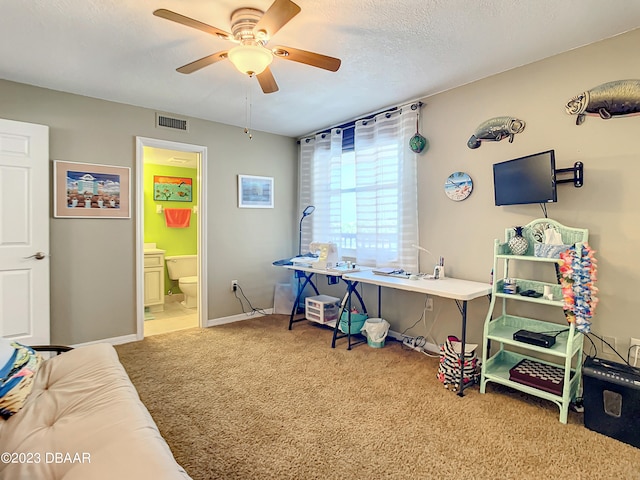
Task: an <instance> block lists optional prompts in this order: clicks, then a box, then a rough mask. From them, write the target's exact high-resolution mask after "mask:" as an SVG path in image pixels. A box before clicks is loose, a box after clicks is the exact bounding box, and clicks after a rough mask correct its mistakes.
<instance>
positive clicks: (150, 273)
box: [144, 248, 164, 312]
mask: <svg viewBox="0 0 640 480" xmlns="http://www.w3.org/2000/svg"><path fill="white" fill-rule="evenodd" d="M144 306H145V308H146V307H149V310H150V311H152V312H154V311H155V312H158V311H162V310H164V250H160V249H157V248H156V249H145V251H144Z"/></svg>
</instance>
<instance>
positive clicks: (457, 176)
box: [444, 172, 473, 202]
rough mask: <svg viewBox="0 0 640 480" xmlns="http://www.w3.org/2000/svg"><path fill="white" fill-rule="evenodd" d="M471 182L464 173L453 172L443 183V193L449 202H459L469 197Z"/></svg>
mask: <svg viewBox="0 0 640 480" xmlns="http://www.w3.org/2000/svg"><path fill="white" fill-rule="evenodd" d="M472 190H473V180H471V177H470V176H469V175H468V174H467V173H464V172H453V173H452V174H451V175H449V176H448V177H447V180H446V181H445V182H444V193H446V194H447V197H449V198H450V199H451V200H454V201H456V202H460V201H462V200H464V199H465V198H467V197H468V196H469V195H471V191H472Z"/></svg>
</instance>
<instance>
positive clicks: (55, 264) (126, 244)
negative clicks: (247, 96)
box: [0, 80, 298, 344]
mask: <svg viewBox="0 0 640 480" xmlns="http://www.w3.org/2000/svg"><path fill="white" fill-rule="evenodd" d="M238 108H243V107H242V105H241V104H239V105H238ZM0 117H2V118H7V119H11V120H18V121H24V122H31V123H40V124H45V125H48V126H49V127H50V158H51V159H55V160H67V161H74V162H88V163H98V164H107V165H120V166H126V167H130V168H131V174H132V180H133V181H132V185H133V186H134V187H133V188H135V184H136V183H135V172H136V168H135V167H136V166H135V155H136V154H135V137H136V136H142V137H149V138H158V139H162V140H170V141H175V142H180V143H188V144H195V145H203V146H206V147H207V148H208V165H207V173H208V180H207V182H206V188H207V200H208V205H207V209H206V211H207V221H208V244H209V245H208V251H207V253H208V257H207V260H208V264H209V265H208V269H207V270H208V279H209V284H208V286H209V297H208V303H209V311H208V316H207V317H208V318H209V319H214V318H220V317H226V316H230V315H235V314H238V313H241V310H240V306H239V303H238V301H237V300H236V298H235V297H234V296H233V294H232V293H231V292H230V288H229V284H230V282H231V280H232V279H238V280H239V281H240V284H241V285H242V287H243V290H244V292H245V293H246V294H247V296H248V297H249V299H250V300H251V302H252V304H253V305H254V306H255V307H262V308H270V307H271V306H272V305H273V285H274V283H275V282H276V279H277V278H274V277H277V274H276V275H274V267H272V266H271V260H272V259H275V258H282V257H285V256H287V255H290V254H291V253H293V245H294V238H295V237H296V234H295V232H294V231H293V230H294V224H295V218H296V217H297V216H298V214H297V209H296V207H295V205H296V195H297V190H296V189H297V150H296V143H295V141H294V140H293V139H291V138H287V137H282V136H277V135H270V134H265V133H261V132H254V134H253V139H252V140H249V139H248V137H247V135H245V134H244V133H243V131H242V129H241V128H238V127H231V126H227V125H222V124H218V123H213V122H208V121H202V120H197V119H190V129H189V132H188V133H182V132H171V131H167V130H165V129H156V128H155V111H154V110H149V109H144V108H139V107H134V106H129V105H123V104H118V103H112V102H106V101H102V100H96V99H92V98H88V97H82V96H78V95H71V94H66V93H61V92H56V91H52V90H46V89H42V88H37V87H32V86H26V85H21V84H17V83H12V82H7V81H1V80H0ZM238 174H251V175H267V176H272V177H274V179H275V180H274V182H275V208H274V209H268V210H267V209H259V210H256V209H239V208H238V207H237V198H238V197H237V175H238ZM203 187H204V186H203ZM133 199H134V200H135V194H134V195H133ZM135 209H136V205H135V201H134V205H133V215H132V218H131V219H129V220H122V219H120V220H95V219H59V218H53V214H52V215H51V221H50V224H51V246H50V247H51V248H50V250H51V341H52V342H54V343H62V344H77V343H83V342H90V341H95V340H100V339H105V338H113V337H120V336H124V335H130V334H133V333H135V331H136V318H135V317H136V304H135V303H136V289H135V281H136V279H135V275H136V269H135V259H136V252H135V250H136V238H135V231H136V230H135V221H136V220H135ZM285 278H286V277H285Z"/></svg>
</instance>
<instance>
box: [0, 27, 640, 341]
mask: <svg viewBox="0 0 640 480" xmlns="http://www.w3.org/2000/svg"><path fill="white" fill-rule="evenodd" d="M639 44H640V30H635V31H633V32H630V33H627V34H625V35H621V36H618V37H615V38H612V39H609V40H606V41H603V42H599V43H597V44H593V45H590V46H586V47H583V48H580V49H577V50H574V51H571V52H568V53H565V54H562V55H558V56H556V57H553V58H549V59H546V60H543V61H540V62H537V63H535V64H532V65H527V66H523V67H521V68H518V69H515V70H512V71H509V72H505V73H502V74H499V75H496V76H493V77H491V78H487V79H484V80H481V81H478V82H474V83H472V84H469V85H466V86H463V87H460V88H457V89H454V90H451V91H448V92H444V93H441V94H438V95H434V96H431V97H427V98H424V99H423V101H424V102H425V106H424V107H423V110H422V116H421V119H422V128H421V131H422V133H423V134H424V135H425V136H426V137H427V138H428V139H429V141H430V149H429V150H428V152H426V153H424V154H422V155H421V156H420V157H419V166H418V176H419V178H418V184H419V222H420V243H421V245H423V246H424V247H426V248H428V249H429V250H430V251H432V252H433V253H434V254H435V255H436V256H440V255H442V256H444V257H445V259H446V271H447V275H450V276H456V277H460V278H467V279H471V280H477V281H485V282H486V281H488V280H489V274H490V271H491V267H492V249H493V240H494V239H495V238H503V235H504V229H505V228H508V227H511V226H513V225H519V224H526V223H528V222H529V221H531V220H533V219H535V218H540V217H541V216H542V212H541V210H540V208H539V207H538V206H537V205H531V206H513V207H495V206H494V204H493V178H492V164H493V163H495V162H499V161H504V160H508V159H511V158H515V157H518V156H522V155H527V154H531V153H536V152H540V151H543V150H547V149H555V151H556V161H557V166H558V168H563V167H570V166H572V165H573V163H574V162H575V161H578V160H580V161H582V162H584V164H585V185H584V187H582V188H579V189H578V188H574V187H573V186H571V185H568V184H563V185H559V187H558V203H556V204H550V205H549V206H548V216H549V217H550V218H553V219H555V220H557V221H559V222H561V223H564V224H567V225H570V226H578V227H586V228H588V229H589V230H590V243H591V245H592V246H593V247H594V248H595V249H596V250H597V257H598V261H599V282H598V286H599V288H600V294H599V297H600V305H599V306H598V310H597V314H596V317H595V318H594V324H593V330H594V332H596V333H598V334H603V335H608V336H613V337H616V338H617V339H618V350H619V351H620V352H621V353H623V354H626V351H627V347H628V340H629V337H630V336H634V337H640V321H638V318H637V305H638V300H637V295H638V294H637V292H636V288H637V286H638V285H640V273H639V271H638V267H639V266H640V265H639V263H640V262H639V261H638V259H637V257H636V255H635V252H634V248H635V247H636V246H637V245H638V243H639V240H640V226H639V225H638V222H639V220H640V216H639V215H638V213H637V205H638V200H639V197H640V194H639V193H638V192H639V189H638V187H637V182H638V179H640V143H639V142H638V133H639V132H640V117H631V118H617V119H612V120H610V121H604V120H601V119H599V118H594V117H588V118H587V120H586V122H585V123H584V124H583V125H581V126H576V125H575V117H572V116H569V115H567V114H566V113H565V111H564V105H565V103H566V102H567V101H568V100H569V99H570V98H571V97H573V96H574V95H576V94H578V93H580V92H582V91H584V90H588V89H590V88H593V87H595V86H597V85H599V84H601V83H604V82H608V81H612V80H619V79H627V78H640V69H639V68H638V65H640V51H638V49H637V45H639ZM502 115H513V116H516V117H518V118H521V119H523V120H524V121H525V122H526V124H527V125H526V129H525V131H524V132H523V133H521V134H519V135H516V137H515V140H514V142H513V143H508V141H506V140H503V141H501V142H494V143H484V144H483V145H482V146H481V147H480V148H478V149H477V150H471V149H469V148H468V147H467V145H466V144H467V140H468V139H469V137H470V136H471V134H472V133H473V132H474V130H475V129H476V127H477V126H478V125H479V124H480V123H482V122H483V121H485V120H487V119H489V118H491V117H495V116H502ZM0 117H4V118H10V119H15V120H22V121H27V122H33V123H43V124H46V125H49V126H50V127H51V134H50V135H51V158H54V159H61V160H70V161H88V162H93V163H106V164H114V165H125V166H130V167H134V161H135V152H134V138H135V136H136V135H140V136H145V137H152V138H161V139H166V140H173V141H177V142H183V143H193V144H197V145H205V146H207V147H208V149H209V150H208V152H209V166H208V174H209V175H208V176H209V179H208V182H207V188H208V203H209V205H208V207H209V214H208V222H209V231H208V236H209V237H208V241H209V250H208V255H209V256H208V259H209V267H208V275H209V289H210V293H209V312H208V313H209V315H208V316H209V318H219V317H224V316H229V315H233V314H236V313H239V312H240V310H239V305H238V303H237V301H236V300H235V298H234V297H233V296H232V295H231V294H230V293H229V288H228V287H229V282H230V280H231V279H232V278H237V279H239V280H240V282H241V285H242V286H243V289H244V291H245V293H247V295H248V296H249V298H250V299H251V301H252V302H254V305H255V306H260V307H265V308H268V307H270V306H271V302H272V299H273V285H274V283H277V282H279V281H282V280H283V278H284V279H286V278H287V277H286V275H283V273H282V272H278V271H277V270H274V267H272V266H271V261H272V260H273V259H277V258H283V257H286V256H288V255H290V254H291V253H292V252H293V251H295V249H296V248H297V221H298V218H299V213H298V212H297V209H296V207H295V205H296V185H297V177H296V176H297V153H296V147H295V142H294V141H293V140H292V139H289V138H284V137H278V136H275V135H267V134H262V133H260V132H255V133H254V138H253V140H251V141H249V140H248V139H247V137H246V135H244V134H243V133H242V130H241V129H239V128H236V127H229V126H225V125H221V124H215V123H211V122H206V121H200V120H192V123H191V130H190V132H189V133H188V134H182V133H173V132H166V131H164V130H157V129H155V128H154V126H153V125H154V111H152V110H147V109H142V108H137V107H132V106H126V105H120V104H115V103H110V102H104V101H99V100H93V99H89V98H86V97H80V96H75V95H68V94H64V93H59V92H52V91H50V90H44V89H40V88H35V87H28V86H24V85H18V84H15V83H10V82H3V81H0ZM132 170H133V171H135V169H133V168H132ZM454 171H466V172H467V173H469V174H470V175H471V177H472V178H473V180H474V191H473V193H472V195H471V196H470V197H469V198H468V199H467V200H465V201H463V202H453V201H451V200H449V199H448V198H447V197H446V196H445V194H444V191H443V185H444V181H445V179H446V178H447V176H448V175H449V174H450V173H452V172H454ZM239 173H247V174H256V175H270V176H274V177H275V188H276V192H275V195H276V196H275V199H276V208H275V209H274V210H266V211H265V210H248V209H238V208H237V206H236V175H237V174H239ZM51 230H52V231H51V251H52V254H53V256H52V332H53V333H52V340H53V341H55V342H60V343H79V342H85V341H91V340H96V339H100V338H110V337H115V336H120V335H126V334H131V333H133V332H134V331H135V268H134V258H135V257H134V255H135V253H134V252H135V245H134V244H135V224H134V220H133V219H132V220H110V221H104V220H102V221H100V220H66V219H52V220H51ZM87 245H91V247H87ZM421 260H422V263H423V264H424V263H425V262H426V259H421ZM86 272H98V273H99V274H100V275H95V276H93V278H92V279H91V280H87V278H86ZM498 275H499V272H498V274H497V276H498ZM320 285H321V289H322V290H323V292H325V293H332V292H333V291H335V292H336V293H337V290H336V289H335V288H333V289H332V288H331V287H327V286H326V282H320ZM364 294H365V298H366V299H367V300H368V304H369V305H370V310H375V305H376V303H375V290H374V289H373V288H367V287H365V288H364ZM423 302H424V298H423V297H422V296H420V295H415V294H410V293H402V292H399V293H394V292H390V291H388V290H386V291H383V310H382V316H383V317H385V318H387V319H388V320H389V321H390V322H391V326H392V329H393V330H395V331H399V332H401V331H403V330H405V329H406V328H408V327H409V326H411V325H412V324H414V323H415V322H416V321H417V320H418V319H419V318H420V315H421V314H422V307H423ZM487 305H488V303H487V302H486V301H485V300H484V299H478V300H475V301H473V302H471V303H470V305H469V307H470V313H469V318H470V326H469V336H470V338H469V339H470V340H471V341H475V342H478V343H480V341H481V337H482V322H483V321H484V318H485V315H486V311H487ZM541 308H542V309H543V310H544V308H546V307H541ZM372 313H376V314H377V312H375V311H373V312H372ZM538 313H539V314H540V315H541V316H543V317H550V318H556V319H559V321H562V316H561V314H559V312H557V311H556V310H554V309H551V311H542V312H533V313H532V315H537V314H538ZM459 318H460V316H459V313H458V311H457V309H456V308H455V305H454V304H453V302H451V301H444V300H441V299H437V298H436V300H435V309H434V312H427V316H426V318H425V321H424V323H422V322H421V323H419V324H418V325H417V326H416V327H415V328H413V329H411V330H410V331H409V332H408V333H410V334H412V335H425V334H426V333H427V332H428V331H429V329H430V328H431V325H433V329H432V331H431V332H432V334H433V336H434V337H435V338H434V339H435V340H436V341H438V342H442V341H443V340H444V338H445V336H446V335H449V334H454V335H459V332H460V322H459Z"/></svg>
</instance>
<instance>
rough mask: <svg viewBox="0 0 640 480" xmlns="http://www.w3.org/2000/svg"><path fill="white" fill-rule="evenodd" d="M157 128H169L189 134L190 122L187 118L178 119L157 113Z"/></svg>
mask: <svg viewBox="0 0 640 480" xmlns="http://www.w3.org/2000/svg"><path fill="white" fill-rule="evenodd" d="M156 128H167V129H169V130H180V131H182V132H188V131H189V122H188V121H187V119H186V118H177V117H175V116H169V115H165V114H163V113H156Z"/></svg>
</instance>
